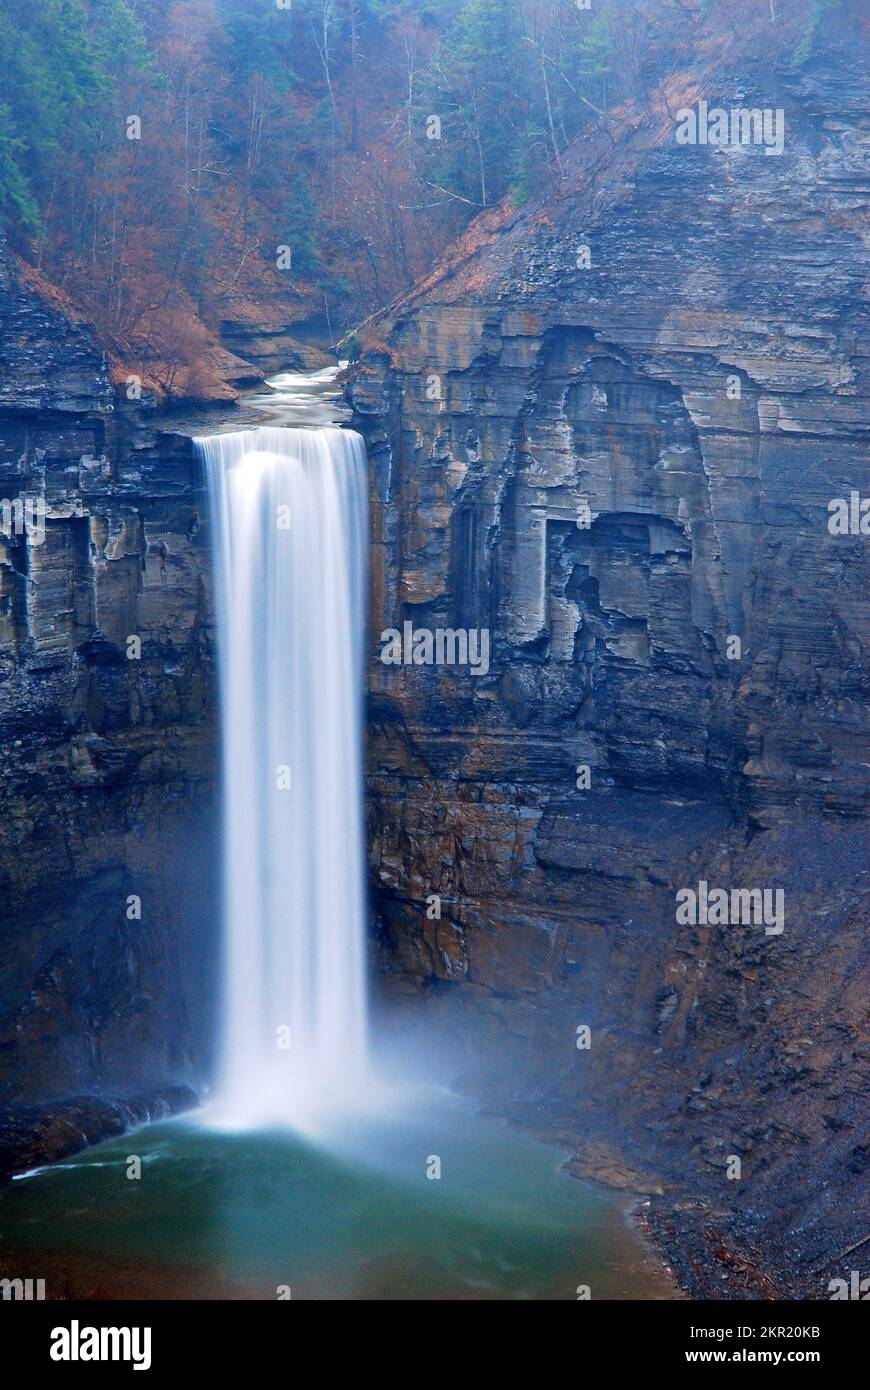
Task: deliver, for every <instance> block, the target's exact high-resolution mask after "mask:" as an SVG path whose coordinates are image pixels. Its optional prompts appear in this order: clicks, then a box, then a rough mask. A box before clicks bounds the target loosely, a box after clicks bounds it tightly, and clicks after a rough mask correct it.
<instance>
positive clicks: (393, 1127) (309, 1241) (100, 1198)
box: [0, 1096, 672, 1300]
mask: <svg viewBox="0 0 870 1390" xmlns="http://www.w3.org/2000/svg"><path fill="white" fill-rule="evenodd" d="M131 1156H138V1157H140V1158H141V1173H142V1176H141V1178H140V1179H138V1180H137V1179H131V1178H129V1177H128V1176H127V1172H128V1167H129V1166H130V1165H129V1162H128V1160H129V1158H130V1157H131ZM565 1157H566V1155H565V1154H563V1153H560V1152H559V1151H557V1150H554V1149H552V1148H549V1147H547V1146H545V1145H542V1144H540V1143H538V1142H537V1141H536V1140H534V1139H532V1138H530V1137H529V1136H527V1135H525V1134H522V1133H518V1132H517V1131H515V1130H513V1129H511V1128H508V1127H507V1126H505V1125H503V1124H501V1123H499V1122H498V1121H495V1120H490V1119H486V1118H483V1117H481V1116H479V1115H477V1114H475V1113H474V1112H473V1111H471V1110H470V1109H469V1108H467V1107H466V1106H465V1105H463V1104H461V1103H459V1102H457V1101H455V1100H453V1099H452V1098H450V1097H447V1096H438V1097H435V1098H431V1099H430V1100H429V1101H428V1102H427V1103H426V1104H425V1105H421V1106H418V1107H417V1109H416V1110H415V1112H414V1113H413V1114H412V1115H411V1116H410V1117H407V1116H405V1117H402V1118H399V1117H394V1118H392V1119H387V1120H383V1119H380V1120H371V1121H358V1122H356V1123H355V1124H349V1125H347V1127H346V1128H345V1130H344V1131H343V1132H341V1133H338V1134H333V1135H331V1136H330V1139H329V1145H328V1146H327V1145H326V1144H324V1143H322V1142H315V1141H313V1140H308V1139H305V1138H303V1137H300V1136H294V1135H293V1134H291V1133H289V1132H287V1131H277V1132H269V1133H264V1132H256V1133H241V1134H231V1133H221V1132H215V1131H212V1130H209V1129H207V1128H205V1127H204V1126H203V1124H202V1123H201V1122H198V1121H196V1120H194V1121H191V1120H175V1121H172V1122H169V1123H165V1124H160V1125H152V1126H148V1127H146V1128H144V1129H142V1130H139V1131H137V1132H135V1133H133V1134H128V1135H126V1136H124V1137H123V1138H122V1139H120V1140H113V1141H111V1142H109V1143H106V1144H102V1145H99V1146H97V1147H95V1148H93V1149H90V1150H89V1151H87V1152H86V1153H83V1154H81V1155H80V1156H78V1157H76V1158H75V1159H73V1160H71V1161H69V1162H68V1163H66V1164H64V1165H62V1166H59V1167H55V1168H51V1169H44V1170H41V1171H39V1172H37V1173H34V1174H31V1175H28V1176H27V1177H25V1178H23V1179H19V1180H17V1181H16V1182H15V1183H13V1184H12V1185H11V1186H10V1187H8V1188H7V1189H5V1190H4V1191H3V1192H2V1193H0V1265H2V1273H3V1274H4V1275H6V1276H10V1277H32V1278H40V1277H42V1278H45V1279H46V1293H47V1297H49V1298H52V1297H98V1298H130V1297H142V1298H265V1299H275V1298H277V1297H280V1296H283V1297H287V1296H288V1293H287V1291H288V1290H289V1296H290V1297H291V1298H303V1299H304V1298H317V1299H387V1300H396V1299H571V1300H573V1299H576V1298H577V1287H578V1285H588V1286H589V1287H590V1290H591V1296H592V1298H593V1299H600V1298H608V1299H610V1298H665V1297H670V1296H672V1291H671V1287H670V1285H669V1284H668V1282H667V1281H666V1279H665V1277H664V1275H663V1274H662V1273H661V1272H659V1270H658V1269H657V1267H656V1265H655V1264H654V1262H653V1261H652V1259H651V1258H650V1257H648V1256H647V1254H646V1253H645V1251H644V1249H643V1247H642V1246H641V1244H640V1242H639V1239H638V1237H637V1235H636V1234H635V1232H634V1231H633V1229H632V1228H631V1226H630V1224H629V1222H628V1220H627V1218H626V1215H625V1202H624V1201H623V1200H622V1199H621V1198H620V1197H618V1196H616V1195H615V1194H612V1193H609V1192H607V1191H605V1190H603V1189H599V1188H597V1187H594V1186H591V1185H587V1184H584V1183H580V1182H577V1181H576V1180H574V1179H572V1178H570V1177H568V1176H567V1175H566V1174H564V1173H561V1172H560V1167H561V1164H562V1162H563V1161H564V1159H565ZM436 1159H437V1160H438V1162H436V1161H435V1160H436ZM439 1163H440V1173H441V1176H440V1178H430V1177H427V1172H429V1173H434V1172H437V1171H438V1167H439Z"/></svg>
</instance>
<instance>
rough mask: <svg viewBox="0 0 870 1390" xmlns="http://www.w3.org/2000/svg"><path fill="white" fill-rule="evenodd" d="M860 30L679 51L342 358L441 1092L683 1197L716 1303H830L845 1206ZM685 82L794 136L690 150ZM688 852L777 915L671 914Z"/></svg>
mask: <svg viewBox="0 0 870 1390" xmlns="http://www.w3.org/2000/svg"><path fill="white" fill-rule="evenodd" d="M865 57H866V49H865V50H864V51H863V52H862V49H861V46H860V44H859V43H858V42H857V40H856V43H855V46H854V47H849V46H848V45H847V46H844V47H843V49H842V50H841V51H839V52H834V51H829V52H828V53H827V54H825V53H824V52H822V53H821V54H819V55H818V56H817V57H816V59H815V60H814V61H813V62H812V63H811V64H808V65H807V66H805V67H804V68H802V69H796V68H793V67H783V69H782V70H781V71H773V70H772V69H770V70H766V69H763V68H761V67H760V66H758V65H756V66H754V67H753V66H752V65H750V64H748V63H746V64H743V65H740V64H733V65H732V66H731V67H728V65H727V64H726V65H725V66H722V65H721V64H720V65H719V66H718V67H717V68H716V69H715V72H708V74H707V76H706V78H704V79H701V78H699V76H698V74H697V72H689V71H686V72H684V73H676V74H673V75H672V76H671V77H670V78H669V79H668V80H667V82H666V83H665V84H664V85H663V86H662V87H660V88H659V90H658V92H657V94H656V96H655V98H654V99H653V100H652V101H651V102H650V103H649V105H648V106H647V107H646V109H641V108H640V107H637V108H627V109H625V110H623V111H621V112H619V113H617V115H615V116H614V117H613V118H612V119H611V120H609V121H608V122H607V123H606V126H605V127H602V128H600V129H598V130H596V131H593V132H592V133H591V134H590V135H589V136H588V137H586V138H584V139H582V140H580V141H579V142H578V143H577V144H576V145H575V146H574V147H572V149H571V150H570V151H569V154H568V156H567V158H566V167H565V178H564V181H563V182H562V184H561V186H560V188H559V189H558V190H557V191H556V192H554V193H551V194H549V195H546V196H541V197H538V198H536V199H533V200H532V201H531V202H530V203H528V204H527V205H526V206H525V207H523V208H522V209H521V210H519V211H517V210H514V209H510V208H502V209H499V210H498V211H495V212H492V213H489V214H485V215H484V216H482V217H481V218H480V219H479V220H478V222H476V223H475V224H473V225H472V227H471V229H470V231H469V233H468V234H467V236H466V238H465V239H464V241H463V242H462V243H460V244H459V245H458V246H457V247H456V248H454V250H453V251H452V252H451V253H450V254H449V255H448V256H447V258H446V259H445V261H444V262H443V263H442V264H441V265H440V266H439V267H438V268H437V269H436V271H435V273H434V274H433V275H432V276H431V277H430V279H429V280H428V281H427V282H425V283H424V284H423V285H422V286H421V287H419V289H418V290H417V291H416V292H415V293H414V294H413V295H412V296H411V297H410V298H409V299H408V300H406V301H405V302H404V303H403V304H402V305H401V306H399V308H398V309H397V310H395V311H394V312H393V313H392V314H391V316H390V318H389V320H381V321H380V322H378V323H376V324H375V325H374V326H373V328H372V329H371V330H370V331H369V335H368V340H367V345H366V351H365V353H364V355H363V359H362V363H361V365H360V367H359V369H358V370H357V372H356V375H355V378H354V380H353V383H352V387H351V395H352V399H353V403H354V406H355V411H356V420H355V423H356V425H357V427H358V428H360V429H361V430H362V431H363V432H364V433H365V435H366V438H367V442H368V446H369V452H370V458H371V465H372V515H373V527H374V537H373V557H374V558H373V589H372V610H373V612H372V622H371V634H370V637H371V640H370V652H371V664H370V673H371V681H370V747H369V779H370V780H369V791H370V813H371V844H372V887H373V894H374V903H375V910H376V916H377V922H378V930H379V939H380V945H381V949H382V958H383V961H384V965H385V968H386V970H387V971H388V972H389V975H390V977H391V979H392V982H393V985H394V987H395V989H396V990H397V991H398V992H400V993H404V994H406V995H407V996H408V997H409V999H410V1000H411V1001H412V1003H414V1002H415V1003H416V1004H417V1005H419V1006H420V1011H421V1012H422V1011H423V1009H424V1008H425V1011H426V1012H428V1014H429V1016H430V1017H432V1016H437V1015H439V1014H440V1015H442V1016H443V1019H444V1021H445V1023H446V1024H447V1025H448V1026H449V1027H450V1029H451V1030H453V1031H455V1032H461V1031H462V1025H465V1026H466V1031H465V1037H466V1052H465V1062H464V1065H465V1069H466V1080H467V1084H469V1085H470V1086H472V1087H475V1088H476V1089H477V1090H478V1091H479V1092H480V1093H481V1094H484V1095H486V1096H487V1098H488V1100H489V1101H490V1102H494V1101H495V1102H497V1103H498V1104H500V1105H501V1106H502V1108H505V1109H511V1110H512V1111H513V1112H514V1113H515V1114H517V1115H518V1116H520V1117H521V1118H523V1119H525V1120H527V1121H528V1122H529V1123H530V1124H535V1125H538V1126H539V1127H542V1128H546V1129H548V1130H549V1131H550V1132H551V1133H552V1132H556V1133H560V1134H562V1135H563V1136H564V1137H565V1138H566V1139H567V1140H568V1141H569V1142H570V1143H572V1145H573V1146H574V1147H575V1148H576V1150H577V1151H578V1154H579V1155H580V1159H579V1163H580V1166H581V1167H584V1166H585V1170H586V1171H592V1172H599V1173H602V1174H604V1175H610V1176H611V1177H613V1176H614V1175H616V1178H617V1180H622V1181H625V1182H626V1183H628V1184H629V1185H632V1184H634V1185H635V1186H636V1187H638V1188H639V1189H641V1190H650V1189H652V1188H655V1187H660V1188H662V1189H664V1190H665V1192H667V1193H669V1194H671V1195H670V1197H669V1198H668V1200H667V1201H666V1202H663V1203H662V1204H661V1206H660V1209H656V1208H654V1214H653V1218H652V1219H653V1221H654V1222H655V1223H656V1224H657V1227H658V1229H659V1232H660V1235H661V1237H662V1239H663V1241H664V1242H665V1244H666V1245H667V1247H668V1248H669V1250H670V1253H671V1255H672V1256H673V1258H674V1259H675V1261H676V1262H677V1263H678V1265H679V1267H680V1272H681V1275H682V1277H683V1279H684V1282H685V1283H686V1284H687V1286H688V1287H690V1288H692V1289H693V1290H695V1291H696V1292H702V1293H705V1294H708V1295H710V1294H712V1295H715V1296H740V1295H743V1296H746V1295H747V1294H748V1295H749V1296H757V1295H761V1294H765V1293H766V1294H780V1295H789V1294H798V1295H802V1296H819V1297H825V1296H827V1294H826V1288H827V1282H828V1280H829V1279H830V1278H831V1277H833V1276H834V1275H837V1274H840V1273H842V1270H841V1269H840V1268H839V1266H838V1263H837V1260H836V1258H835V1257H836V1254H837V1252H838V1251H839V1250H842V1249H845V1248H846V1247H847V1246H849V1245H850V1244H851V1243H852V1242H854V1241H857V1240H858V1239H859V1238H860V1237H862V1236H863V1235H865V1234H866V1232H867V1229H868V1226H870V1220H868V1218H870V1136H868V1109H870V1013H868V1004H867V990H868V983H870V942H868V935H867V926H866V922H867V905H868V895H867V868H866V862H867V859H866V849H867V822H866V815H867V807H868V803H867V787H868V764H870V755H868V749H870V740H868V717H867V704H866V697H867V686H868V675H867V644H868V637H870V623H868V599H867V595H868V578H870V566H868V547H870V537H868V536H867V535H861V534H846V535H833V534H832V533H831V531H830V530H829V526H828V522H829V516H830V514H829V503H830V502H831V501H832V500H833V499H837V498H840V499H849V497H850V493H851V492H852V490H854V489H858V490H859V491H860V492H861V495H862V496H867V493H868V487H870V484H868V468H867V447H868V433H870V427H868V419H870V415H868V396H870V370H868V358H867V346H866V344H867V335H866V329H867V317H866V308H867V303H866V275H867V257H866V251H867V242H866V229H867V212H868V204H870V172H868V158H867V155H868V137H870V122H868V117H867V114H866V113H867V111H868V88H867V81H866V71H867V67H866V62H865V61H864V60H865ZM699 100H706V101H707V102H708V103H709V106H710V107H713V106H720V107H723V108H725V109H726V110H728V109H730V108H732V107H744V108H752V107H760V108H764V107H767V108H782V110H783V112H784V119H785V144H784V150H783V152H782V154H780V155H776V154H766V153H765V151H764V149H763V148H762V147H761V146H759V145H753V144H748V145H737V146H728V147H723V148H716V147H714V146H711V145H706V146H700V145H696V146H691V145H679V144H677V142H676V139H675V128H676V112H677V110H678V109H680V108H683V107H693V106H695V104H696V103H697V102H698V101H699ZM406 621H410V622H411V623H412V624H413V625H414V628H415V629H418V630H420V629H429V630H437V629H438V628H442V629H444V628H452V629H457V628H465V629H475V628H477V629H481V628H484V629H488V630H489V631H490V633H491V668H490V670H489V672H488V674H486V675H481V674H472V673H471V671H470V670H469V668H468V667H462V666H458V665H456V666H449V665H435V664H433V665H427V664H419V665H417V664H409V665H402V666H397V665H386V664H384V663H383V662H382V661H381V660H380V659H379V652H380V643H379V638H380V634H381V633H382V632H383V631H384V630H386V629H390V628H402V625H403V623H404V622H406ZM587 770H588V771H587ZM701 881H704V882H706V883H708V884H709V885H710V887H711V888H712V887H713V886H721V887H724V888H726V889H729V890H730V889H732V888H733V889H737V888H760V889H763V888H767V889H770V890H773V891H775V890H782V891H783V892H784V904H785V915H784V929H783V931H782V932H781V933H777V932H776V931H767V930H766V929H765V926H764V925H762V924H757V925H738V924H733V925H718V924H710V923H709V922H703V921H698V922H697V923H696V924H692V923H691V922H689V923H685V922H684V923H680V922H678V921H677V915H676V903H677V894H678V892H679V891H680V890H681V889H687V888H695V889H696V890H697V889H698V885H699V883H700V882H701ZM433 895H438V897H439V898H440V917H439V916H438V915H437V913H438V905H437V903H434V898H433ZM433 904H434V905H433ZM584 1026H585V1027H588V1028H589V1029H590V1030H591V1045H590V1046H589V1047H588V1048H587V1047H585V1046H583V1038H584V1035H583V1034H582V1033H581V1034H580V1035H578V1031H577V1030H578V1029H582V1028H583V1027H584ZM578 1042H579V1044H580V1045H579V1046H578ZM735 1157H736V1158H739V1160H740V1163H739V1168H738V1167H737V1166H736V1165H735V1164H734V1162H733V1159H734V1158H735ZM631 1170H634V1172H633V1173H632V1171H631ZM737 1172H739V1176H735V1174H736V1173H737ZM675 1193H676V1194H679V1195H680V1201H679V1202H677V1203H675V1201H674V1197H673V1194H675ZM867 1258H868V1256H867V1250H866V1248H865V1249H864V1250H863V1252H862V1251H859V1252H856V1253H855V1254H853V1255H851V1256H849V1257H847V1258H846V1259H845V1261H843V1260H841V1261H840V1262H839V1263H840V1264H844V1265H845V1267H846V1269H847V1271H848V1269H851V1268H853V1267H859V1268H862V1269H863V1268H864V1267H865V1266H866V1263H867ZM862 1259H863V1264H861V1263H860V1261H861V1260H862ZM856 1260H857V1261H859V1264H858V1265H857V1266H856V1265H855V1261H856Z"/></svg>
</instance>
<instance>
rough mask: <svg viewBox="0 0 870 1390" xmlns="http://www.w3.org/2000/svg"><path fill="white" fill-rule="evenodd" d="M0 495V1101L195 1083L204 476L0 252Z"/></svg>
mask: <svg viewBox="0 0 870 1390" xmlns="http://www.w3.org/2000/svg"><path fill="white" fill-rule="evenodd" d="M0 498H2V502H3V506H2V521H3V533H2V535H0V795H2V803H3V817H2V826H0V902H2V916H0V922H2V925H0V1098H3V1099H9V1100H16V1099H21V1098H25V1099H27V1100H28V1101H39V1100H42V1099H45V1098H48V1097H55V1096H68V1095H70V1094H73V1095H76V1094H78V1095H81V1094H83V1093H85V1092H109V1093H111V1094H113V1095H118V1094H120V1095H127V1096H129V1095H132V1094H134V1093H135V1092H136V1091H137V1090H140V1089H143V1088H146V1087H148V1086H150V1085H152V1084H154V1083H159V1084H165V1083H167V1082H168V1081H174V1080H183V1081H191V1080H194V1081H198V1080H199V1079H201V1076H202V1073H203V1067H204V1063H205V1060H206V1059H205V1056H204V1051H203V1049H204V1046H205V1044H204V1041H203V1040H204V1038H205V1037H206V1036H207V1035H208V1033H209V1031H210V1030H209V1028H208V1026H207V1014H208V1009H209V994H210V983H211V980H212V976H213V971H214V968H215V949H214V941H215V931H214V929H215V919H216V914H215V897H216V895H215V888H214V885H215V876H216V866H215V836H214V783H215V711H214V700H215V692H214V678H213V659H212V645H211V635H210V600H209V589H210V583H209V554H208V548H207V541H206V530H207V528H206V526H205V522H206V515H205V505H206V504H205V496H204V492H203V486H202V479H201V477H200V475H199V470H198V467H197V465H196V463H195V461H194V458H193V453H192V449H191V445H190V441H189V439H187V438H186V437H184V435H183V434H181V433H178V434H176V433H173V432H172V430H171V428H170V427H169V425H168V424H167V423H166V422H164V423H163V424H162V425H161V423H160V420H159V417H157V416H156V414H155V412H154V411H153V410H150V411H149V410H148V409H147V408H146V407H145V406H144V405H143V404H136V403H131V402H127V401H126V399H125V398H124V397H123V396H120V394H116V393H115V391H114V390H113V389H112V386H111V384H110V380H109V374H108V371H107V367H106V362H105V359H104V356H103V352H102V350H101V348H100V346H99V344H98V343H97V341H96V339H95V337H94V334H93V332H92V331H91V329H90V328H89V326H88V325H87V324H86V323H84V322H82V321H81V319H80V318H79V317H78V316H77V315H76V314H75V311H74V310H73V309H72V308H71V306H70V305H69V304H67V303H66V302H65V301H64V299H63V298H62V296H60V295H59V293H58V292H57V291H54V290H52V289H51V287H49V286H47V285H45V284H44V283H43V282H42V281H41V280H40V279H39V277H38V276H36V275H34V274H33V273H32V272H28V271H26V270H25V269H24V268H23V267H21V266H20V265H19V264H18V263H17V262H16V261H15V259H14V257H12V256H11V255H10V254H9V253H7V252H4V251H3V250H2V248H0ZM131 639H133V640H132V642H131ZM137 900H138V901H137Z"/></svg>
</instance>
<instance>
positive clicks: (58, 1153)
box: [0, 1086, 199, 1183]
mask: <svg viewBox="0 0 870 1390" xmlns="http://www.w3.org/2000/svg"><path fill="white" fill-rule="evenodd" d="M198 1104H199V1099H198V1097H197V1095H196V1093H195V1092H194V1091H193V1090H191V1088H190V1087H189V1086H160V1087H156V1088H155V1089H153V1090H150V1091H146V1092H143V1093H142V1094H141V1095H135V1096H129V1097H124V1098H121V1097H105V1098H104V1097H99V1096H73V1097H71V1098H70V1099H69V1100H58V1101H49V1102H46V1103H45V1104H43V1105H3V1106H0V1183H2V1182H8V1181H10V1180H11V1179H12V1178H13V1177H15V1176H16V1175H17V1174H21V1173H27V1172H30V1171H32V1170H33V1169H34V1168H41V1167H43V1166H44V1165H46V1164H50V1163H59V1162H60V1161H61V1160H62V1159H64V1158H70V1157H71V1156H72V1155H73V1154H77V1153H81V1152H82V1150H84V1149H87V1148H90V1147H91V1145H93V1144H99V1143H101V1142H102V1141H103V1140H104V1139H113V1138H115V1137H116V1136H117V1135H119V1134H125V1133H126V1132H127V1131H128V1130H131V1129H135V1128H136V1127H137V1126H139V1125H143V1124H149V1123H152V1122H153V1121H155V1120H166V1119H169V1118H170V1116H172V1115H180V1114H182V1113H183V1112H184V1111H185V1110H193V1109H195V1107H196V1106H197V1105H198Z"/></svg>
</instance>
